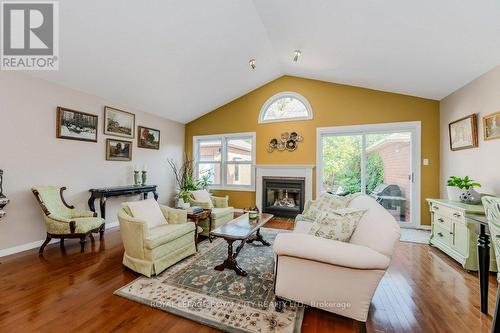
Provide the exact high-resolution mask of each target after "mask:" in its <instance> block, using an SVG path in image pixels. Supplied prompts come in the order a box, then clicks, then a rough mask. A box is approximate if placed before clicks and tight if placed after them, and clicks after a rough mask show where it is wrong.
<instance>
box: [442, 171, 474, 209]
mask: <svg viewBox="0 0 500 333" xmlns="http://www.w3.org/2000/svg"><path fill="white" fill-rule="evenodd" d="M447 185H448V186H447V187H446V190H447V192H448V199H450V200H452V201H464V202H467V201H477V199H474V200H470V199H469V200H464V198H462V194H463V193H469V194H471V195H472V196H474V197H477V196H478V195H479V193H477V192H476V191H475V190H474V187H481V184H479V183H478V182H475V181H474V180H472V179H470V177H469V176H465V177H464V178H460V177H456V176H451V177H450V178H449V179H448V183H447ZM479 196H480V195H479ZM479 200H480V198H479ZM467 203H471V202H467Z"/></svg>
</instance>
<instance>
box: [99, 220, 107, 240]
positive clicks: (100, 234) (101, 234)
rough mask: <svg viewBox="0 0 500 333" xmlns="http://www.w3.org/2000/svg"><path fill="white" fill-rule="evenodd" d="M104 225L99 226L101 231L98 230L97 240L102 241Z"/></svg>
mask: <svg viewBox="0 0 500 333" xmlns="http://www.w3.org/2000/svg"><path fill="white" fill-rule="evenodd" d="M105 226H106V225H105V224H103V225H102V226H101V229H99V240H102V239H103V238H104V230H105Z"/></svg>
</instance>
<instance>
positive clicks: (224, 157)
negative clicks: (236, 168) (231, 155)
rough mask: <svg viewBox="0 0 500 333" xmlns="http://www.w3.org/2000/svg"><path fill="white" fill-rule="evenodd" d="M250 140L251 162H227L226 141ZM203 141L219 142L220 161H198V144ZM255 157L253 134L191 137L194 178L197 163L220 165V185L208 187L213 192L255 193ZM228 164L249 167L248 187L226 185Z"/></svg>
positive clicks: (254, 137)
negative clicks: (249, 182)
mask: <svg viewBox="0 0 500 333" xmlns="http://www.w3.org/2000/svg"><path fill="white" fill-rule="evenodd" d="M248 137H251V138H252V160H251V161H228V160H227V155H228V153H227V142H228V140H234V139H240V138H241V139H244V138H248ZM205 140H221V160H220V162H219V161H200V159H199V157H200V156H199V153H200V149H199V148H200V147H199V142H200V141H205ZM255 157H256V134H255V132H245V133H226V134H213V135H196V136H193V159H194V161H195V166H194V173H195V174H194V177H198V172H199V169H198V164H199V163H213V164H220V166H221V175H220V178H221V184H214V185H210V186H209V188H210V189H214V190H229V191H255ZM229 164H244V165H250V167H251V171H250V173H251V177H250V179H251V184H250V185H232V184H227V166H228V165H229Z"/></svg>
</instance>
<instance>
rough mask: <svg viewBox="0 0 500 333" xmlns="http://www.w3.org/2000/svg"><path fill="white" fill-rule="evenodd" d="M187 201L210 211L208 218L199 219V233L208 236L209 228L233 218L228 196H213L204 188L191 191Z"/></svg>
mask: <svg viewBox="0 0 500 333" xmlns="http://www.w3.org/2000/svg"><path fill="white" fill-rule="evenodd" d="M203 192H206V193H203ZM189 202H190V203H191V206H200V207H202V208H204V209H211V211H212V212H211V214H210V217H209V218H207V219H205V220H201V221H200V222H199V223H198V226H200V227H201V228H203V231H202V232H201V233H200V235H203V236H207V237H209V235H210V231H211V230H213V229H215V228H218V227H220V226H221V225H224V224H226V223H227V222H229V221H231V220H233V219H234V208H233V207H229V197H228V196H225V197H215V196H212V195H210V194H209V193H208V191H206V190H199V191H193V192H191V197H190V199H189Z"/></svg>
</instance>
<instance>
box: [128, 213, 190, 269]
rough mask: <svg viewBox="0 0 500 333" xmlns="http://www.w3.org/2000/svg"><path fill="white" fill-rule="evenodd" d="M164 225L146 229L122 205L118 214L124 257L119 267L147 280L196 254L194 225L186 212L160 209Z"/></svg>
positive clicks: (142, 222)
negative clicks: (188, 219) (139, 274)
mask: <svg viewBox="0 0 500 333" xmlns="http://www.w3.org/2000/svg"><path fill="white" fill-rule="evenodd" d="M160 209H161V211H162V213H163V216H165V219H166V220H167V223H168V224H163V225H159V226H156V227H153V228H148V225H147V223H146V222H145V221H143V220H140V219H136V218H134V217H132V214H131V212H130V209H129V208H128V206H127V205H126V204H123V205H122V207H121V209H120V210H119V212H118V220H119V221H120V233H121V236H122V241H123V246H124V248H125V253H124V254H123V265H125V266H127V267H128V268H130V269H131V270H133V271H136V272H138V273H141V274H143V275H146V276H147V277H150V276H151V275H158V274H159V273H161V272H162V271H163V270H165V269H166V268H168V267H170V266H172V265H173V264H175V263H177V262H178V261H180V260H182V259H184V258H186V257H188V256H190V255H192V254H194V253H196V242H195V225H194V223H193V222H188V221H187V212H186V211H185V210H181V209H174V208H170V207H167V206H162V205H160Z"/></svg>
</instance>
